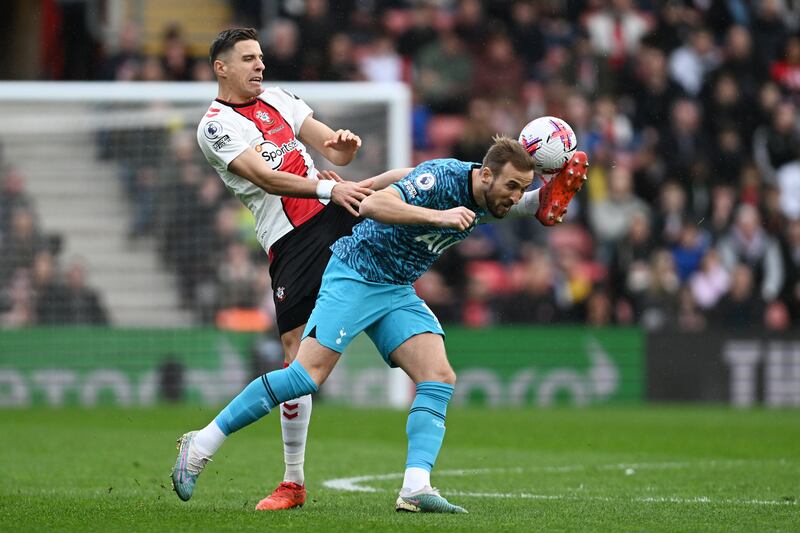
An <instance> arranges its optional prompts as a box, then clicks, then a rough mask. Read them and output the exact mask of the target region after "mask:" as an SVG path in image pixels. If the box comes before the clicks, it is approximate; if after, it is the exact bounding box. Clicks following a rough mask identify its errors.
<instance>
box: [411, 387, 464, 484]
mask: <svg viewBox="0 0 800 533" xmlns="http://www.w3.org/2000/svg"><path fill="white" fill-rule="evenodd" d="M452 396H453V386H452V385H449V384H447V383H439V382H436V381H423V382H421V383H417V396H416V398H414V403H412V404H411V410H410V411H409V412H408V423H407V424H406V434H407V435H408V456H407V458H406V468H411V467H418V468H423V469H425V470H427V471H428V472H430V471H431V469H432V468H433V464H434V463H435V462H436V456H437V455H439V449H440V448H441V447H442V441H443V440H444V430H445V427H444V420H445V418H446V416H447V402H449V401H450V398H451V397H452Z"/></svg>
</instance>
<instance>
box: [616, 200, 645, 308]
mask: <svg viewBox="0 0 800 533" xmlns="http://www.w3.org/2000/svg"><path fill="white" fill-rule="evenodd" d="M654 249H655V244H654V242H653V237H652V233H651V230H650V217H649V216H648V215H647V213H645V212H644V211H635V212H634V213H633V214H632V215H631V218H630V223H629V225H628V228H627V232H626V234H625V236H624V237H623V238H621V239H619V240H617V241H616V243H615V244H614V249H613V252H612V255H611V261H610V268H609V281H610V287H611V289H612V290H613V292H614V294H615V295H616V296H617V297H619V298H624V299H626V300H627V303H628V304H630V303H631V302H632V301H633V298H634V296H635V295H636V294H637V293H639V292H641V291H642V290H643V289H644V288H645V286H646V276H647V273H648V271H649V265H648V263H649V261H650V256H651V254H652V253H653V250H654Z"/></svg>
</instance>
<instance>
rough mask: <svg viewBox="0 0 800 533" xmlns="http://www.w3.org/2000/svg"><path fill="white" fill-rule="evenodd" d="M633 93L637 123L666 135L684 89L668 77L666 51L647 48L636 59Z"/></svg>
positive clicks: (638, 126) (641, 126)
mask: <svg viewBox="0 0 800 533" xmlns="http://www.w3.org/2000/svg"><path fill="white" fill-rule="evenodd" d="M633 72H634V78H633V83H632V84H631V87H630V91H631V93H632V96H633V100H634V103H635V106H636V107H635V113H634V115H633V116H634V124H635V125H636V127H637V128H652V129H653V130H655V131H656V132H657V133H658V134H659V135H661V136H664V135H665V134H666V132H667V130H668V126H667V125H668V124H669V122H668V121H667V120H666V119H667V117H669V115H670V109H671V106H672V102H674V101H675V100H676V99H678V98H680V97H681V96H683V95H684V94H685V93H684V91H683V89H682V88H681V87H680V86H679V85H678V84H677V83H675V81H674V80H672V78H670V77H669V73H668V71H667V58H666V56H665V55H664V51H663V50H660V49H658V48H655V47H653V46H644V47H642V49H641V50H640V51H639V53H638V54H637V56H636V61H635V65H634V71H633Z"/></svg>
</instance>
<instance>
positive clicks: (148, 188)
mask: <svg viewBox="0 0 800 533" xmlns="http://www.w3.org/2000/svg"><path fill="white" fill-rule="evenodd" d="M157 187H158V183H157V176H156V170H155V169H154V168H153V167H151V166H149V165H145V166H142V167H141V168H139V170H137V172H136V178H135V181H134V198H133V201H134V205H133V221H132V222H131V227H130V230H129V231H128V237H129V238H132V239H135V238H138V237H142V236H144V235H149V234H151V233H152V231H153V225H154V224H155V216H156V193H157Z"/></svg>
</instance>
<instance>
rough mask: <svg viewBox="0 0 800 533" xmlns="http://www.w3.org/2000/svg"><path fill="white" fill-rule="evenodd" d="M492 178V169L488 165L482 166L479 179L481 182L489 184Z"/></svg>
mask: <svg viewBox="0 0 800 533" xmlns="http://www.w3.org/2000/svg"><path fill="white" fill-rule="evenodd" d="M492 178H493V175H492V169H490V168H489V167H483V168H482V169H481V181H482V182H483V183H486V184H489V183H491V182H492Z"/></svg>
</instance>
